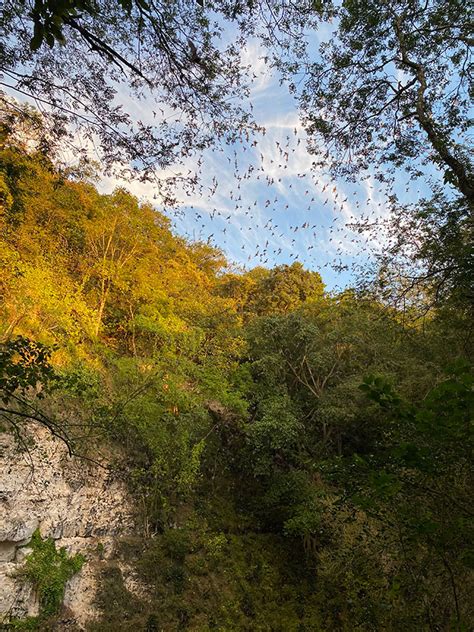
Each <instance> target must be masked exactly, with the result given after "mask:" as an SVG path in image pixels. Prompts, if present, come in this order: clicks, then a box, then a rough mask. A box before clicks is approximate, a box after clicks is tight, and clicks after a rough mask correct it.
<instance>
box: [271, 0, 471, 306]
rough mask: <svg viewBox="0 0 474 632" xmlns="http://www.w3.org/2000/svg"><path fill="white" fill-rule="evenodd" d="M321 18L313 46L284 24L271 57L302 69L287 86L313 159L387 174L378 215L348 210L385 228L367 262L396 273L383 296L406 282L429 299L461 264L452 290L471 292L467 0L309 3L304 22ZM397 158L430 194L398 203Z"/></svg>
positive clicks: (365, 224)
mask: <svg viewBox="0 0 474 632" xmlns="http://www.w3.org/2000/svg"><path fill="white" fill-rule="evenodd" d="M305 11H306V12H307V11H308V8H307V7H303V8H302V9H301V12H302V14H304V12H305ZM328 21H330V22H332V25H331V26H330V27H329V28H330V29H331V36H330V38H326V40H325V41H324V42H323V44H322V45H321V46H320V48H319V54H318V55H317V56H314V52H313V51H314V48H313V47H309V45H308V43H309V39H308V38H307V39H306V40H305V38H301V40H298V41H295V38H294V34H293V33H291V34H290V35H289V36H288V37H287V38H286V40H285V45H286V50H284V51H283V53H284V54H283V55H282V52H281V50H279V51H278V53H277V59H276V64H277V65H278V66H279V67H281V68H282V69H283V70H284V72H285V73H286V75H287V77H288V78H289V80H290V81H291V80H292V77H294V75H295V72H300V73H302V75H303V77H304V86H303V88H302V89H301V90H300V89H299V88H298V89H297V86H296V82H295V81H294V80H293V86H292V87H293V89H294V90H295V91H297V93H298V98H299V102H300V105H301V112H302V118H303V122H304V125H305V127H306V130H307V132H308V134H309V147H310V150H311V151H313V152H314V153H316V155H317V156H318V160H317V164H319V166H320V167H321V168H327V167H328V166H329V170H330V171H331V172H332V174H333V175H335V176H343V177H347V178H349V179H350V180H353V181H355V180H356V179H358V178H361V177H364V178H365V177H366V176H368V175H369V174H370V173H373V175H375V177H376V178H377V179H378V180H380V181H381V182H383V183H385V184H386V185H387V192H388V194H389V197H388V199H387V205H388V206H389V207H390V208H391V211H392V212H391V216H390V218H389V220H388V227H387V226H385V225H381V221H380V220H375V221H374V222H372V221H369V220H368V219H365V220H364V219H363V218H359V220H358V221H357V222H356V225H355V228H357V229H358V230H359V231H360V232H362V231H368V233H369V236H373V237H374V238H375V237H377V236H378V235H377V233H379V232H380V231H381V230H383V229H385V228H387V229H388V233H389V235H388V240H387V241H388V246H387V249H386V250H385V252H384V253H383V255H382V257H381V260H379V261H378V264H379V265H380V266H382V267H383V268H384V271H389V273H390V275H391V278H392V279H393V280H395V286H393V287H392V296H394V297H395V298H397V299H400V298H402V299H404V302H405V303H406V302H407V290H409V291H412V290H416V291H417V292H418V293H420V292H421V293H424V294H425V298H426V293H427V294H428V296H429V300H428V301H426V300H425V303H427V304H429V305H432V304H434V303H437V304H439V303H440V300H438V299H441V297H446V296H447V294H449V292H450V291H451V289H453V288H454V287H456V286H457V285H458V282H459V281H460V273H461V274H462V277H463V280H462V289H461V291H459V288H456V294H457V297H458V298H460V297H462V300H463V301H464V302H468V303H472V289H468V288H467V287H466V283H465V281H466V278H467V276H469V275H472V272H473V270H472V263H469V259H468V258H467V257H466V256H465V254H466V248H465V246H463V245H462V244H468V243H469V241H470V239H472V223H473V212H474V177H473V176H474V174H473V163H472V154H471V152H470V151H469V145H468V142H469V141H468V129H469V107H470V97H469V89H470V81H471V79H472V75H471V55H472V53H471V50H472V44H473V41H474V40H473V38H472V32H471V31H472V23H471V20H470V14H469V8H468V6H467V5H466V3H464V2H460V1H458V0H450V1H449V2H441V1H439V0H428V1H427V2H422V1H421V0H397V1H396V2H385V1H383V0H371V1H370V2H365V1H362V0H354V1H352V0H350V1H345V2H341V3H338V2H329V3H326V2H325V3H319V2H317V3H315V4H314V5H313V14H312V15H311V12H310V14H309V16H308V24H309V26H310V27H311V26H315V27H317V25H318V23H320V22H323V23H324V22H326V24H327V22H328ZM293 23H294V24H295V25H296V27H298V22H297V21H296V22H295V21H293ZM305 41H306V45H305V44H304V42H305ZM302 42H303V43H302ZM302 49H304V50H302ZM288 51H290V52H291V53H294V54H290V58H289V59H288V57H286V55H287V52H288ZM295 58H296V59H295ZM401 168H404V169H406V170H407V171H408V173H409V174H410V175H411V176H412V177H420V176H423V177H424V179H425V185H426V184H429V183H430V182H431V185H432V186H433V188H434V189H435V194H434V197H433V199H430V198H429V194H428V195H427V196H426V198H425V199H424V200H423V201H422V202H421V204H420V205H419V206H418V208H417V207H416V206H413V205H409V204H408V205H405V204H402V203H400V201H399V199H398V198H397V194H396V189H395V188H394V183H395V184H396V180H397V174H399V173H400V171H399V170H400V169H401ZM408 187H409V185H408ZM407 190H409V189H408V188H407ZM433 223H434V226H432V224H433ZM413 233H415V234H413ZM455 235H456V236H455ZM440 243H442V244H443V248H440V247H438V246H437V244H440ZM390 245H393V248H391V249H390ZM444 247H446V248H447V251H448V253H449V254H447V255H445V254H444ZM458 257H460V258H459V260H457V258H458ZM461 271H462V272H461ZM397 286H398V288H397ZM382 294H383V292H382Z"/></svg>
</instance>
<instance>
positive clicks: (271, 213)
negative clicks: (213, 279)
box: [98, 26, 417, 291]
mask: <svg viewBox="0 0 474 632" xmlns="http://www.w3.org/2000/svg"><path fill="white" fill-rule="evenodd" d="M324 28H325V29H326V30H325V31H324V30H323V31H319V32H318V33H317V34H316V33H315V34H314V37H315V40H314V46H315V48H316V47H317V46H318V42H321V41H322V39H324V38H328V37H330V29H331V27H328V26H326V27H324ZM242 64H243V66H247V65H250V66H251V68H252V71H253V76H254V77H255V78H254V80H253V82H252V84H251V91H250V95H249V97H248V104H250V103H251V104H252V113H253V117H254V120H255V122H256V123H257V124H258V125H259V126H261V127H262V132H260V133H256V134H255V135H254V136H251V137H250V140H249V141H248V142H236V143H234V144H224V143H222V144H218V145H217V146H216V147H215V148H214V149H209V150H206V151H204V153H202V154H196V155H194V156H192V157H189V158H187V159H185V161H184V162H183V163H182V164H181V165H179V166H178V167H177V166H175V167H173V172H174V173H176V172H177V171H180V172H181V173H183V174H187V173H191V174H193V173H196V174H197V175H198V178H199V186H197V187H195V188H194V190H193V191H191V192H189V191H186V190H185V189H184V188H183V189H179V188H178V189H177V191H176V197H177V200H178V204H177V206H176V207H175V208H173V209H165V208H164V207H163V205H162V204H160V197H159V194H158V195H157V193H158V192H157V188H156V185H155V184H153V183H152V182H140V181H126V182H125V181H121V180H119V179H117V178H116V177H113V176H108V177H106V176H103V177H102V179H101V180H100V181H99V183H98V188H99V189H100V190H101V191H102V192H104V193H108V192H111V191H112V190H113V189H114V188H115V187H117V186H124V187H125V188H127V189H128V190H129V191H131V192H132V193H134V194H135V195H136V196H137V197H138V198H139V199H140V200H142V201H144V202H145V201H146V202H149V203H151V204H152V205H153V206H155V207H156V209H157V210H159V211H160V212H166V213H167V214H168V215H169V217H170V219H171V221H172V226H173V228H174V230H175V232H177V233H178V234H180V235H182V236H184V237H186V238H188V239H190V240H200V241H204V242H208V243H210V244H212V245H215V246H216V247H218V248H220V249H221V250H222V251H223V252H224V253H225V255H226V257H227V259H228V261H229V262H230V264H231V265H233V266H234V267H235V268H237V269H249V268H252V267H255V266H258V265H260V266H265V267H269V268H270V267H273V266H275V265H280V264H291V263H293V262H294V261H300V262H301V263H302V264H303V265H304V266H305V267H306V268H307V269H310V270H315V271H319V272H320V273H321V276H322V279H323V281H324V283H325V284H326V286H327V288H328V289H329V290H332V291H337V290H339V289H342V288H344V287H346V286H348V285H351V284H353V283H354V282H355V280H356V271H357V270H358V268H359V267H360V266H364V265H366V264H367V263H368V261H369V260H370V258H371V256H372V255H373V253H374V252H377V251H378V250H381V249H383V248H384V243H385V241H384V236H383V234H382V232H381V233H380V234H379V235H378V236H374V235H373V233H372V234H371V235H370V236H369V235H366V234H364V233H359V232H358V231H357V230H356V228H355V227H354V224H355V223H356V222H358V221H360V220H363V219H364V218H365V219H368V220H369V221H373V220H375V219H378V220H380V219H383V218H385V217H387V214H388V208H387V205H386V195H385V193H384V191H383V190H382V189H381V188H380V185H379V183H378V182H377V181H376V180H375V178H374V177H373V175H371V174H370V173H369V174H366V177H365V178H363V179H362V178H361V179H360V180H359V181H358V182H356V183H348V182H347V181H343V180H338V181H334V180H331V178H330V177H329V176H328V174H327V173H325V172H324V170H323V169H321V168H316V167H315V166H314V161H315V159H316V157H315V156H311V155H310V154H309V153H308V151H307V143H306V136H305V131H304V129H303V126H302V125H301V122H300V119H299V112H298V106H297V103H296V101H295V97H294V96H293V95H292V94H291V93H290V91H289V90H288V86H287V85H285V83H282V82H281V80H280V77H279V76H278V74H277V71H276V70H272V69H271V68H270V67H269V66H268V65H267V63H266V62H265V51H264V50H263V49H262V48H261V47H260V44H259V43H258V42H257V41H256V40H249V41H248V43H247V45H246V47H245V48H244V49H243V50H242ZM117 96H118V100H119V102H121V103H122V104H123V106H124V109H125V111H127V112H130V113H131V114H132V115H133V116H134V117H136V119H137V120H141V121H142V122H144V123H145V124H146V123H147V122H150V123H151V124H153V123H157V122H159V121H157V120H156V119H155V118H154V116H155V115H154V111H155V112H159V111H160V107H157V105H156V103H152V102H149V103H147V102H146V100H145V101H143V100H142V101H137V100H136V99H132V97H131V96H130V95H129V94H128V93H126V92H125V91H120V89H119V93H118V95H117ZM164 107H165V109H166V105H165V106H164ZM159 175H160V174H158V176H159ZM162 175H163V176H167V175H169V172H164V173H163V174H162ZM416 195H417V192H416V191H413V190H411V191H410V196H411V201H413V200H414V199H416ZM369 238H370V242H369V241H368V239H369Z"/></svg>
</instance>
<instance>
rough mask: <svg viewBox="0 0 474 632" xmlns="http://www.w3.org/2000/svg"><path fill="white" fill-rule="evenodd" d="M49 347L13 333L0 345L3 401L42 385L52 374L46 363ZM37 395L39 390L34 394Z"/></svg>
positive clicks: (44, 384)
mask: <svg viewBox="0 0 474 632" xmlns="http://www.w3.org/2000/svg"><path fill="white" fill-rule="evenodd" d="M50 359H51V349H50V348H49V347H47V346H45V345H43V344H41V342H38V341H36V340H30V339H28V338H25V337H24V336H17V337H16V338H15V339H13V340H9V341H7V342H4V343H3V344H2V345H1V346H0V392H1V394H2V395H1V396H2V400H3V403H4V404H8V403H9V401H10V400H11V399H12V397H13V395H14V394H15V393H16V394H18V395H24V394H25V393H26V392H27V391H28V390H29V389H35V388H37V387H39V386H42V387H45V386H47V385H48V383H50V382H51V381H53V380H54V379H55V377H56V375H55V372H54V369H53V367H52V366H51V363H50ZM37 396H38V397H41V393H38V394H37Z"/></svg>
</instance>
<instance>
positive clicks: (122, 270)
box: [0, 130, 474, 632]
mask: <svg viewBox="0 0 474 632" xmlns="http://www.w3.org/2000/svg"><path fill="white" fill-rule="evenodd" d="M3 135H4V137H2V138H3V142H4V144H3V146H2V148H1V149H0V160H1V163H2V164H1V167H2V169H0V171H1V173H0V175H1V178H2V179H1V182H2V185H1V189H0V199H1V200H3V202H2V204H3V208H2V215H1V216H0V223H1V227H2V236H1V239H0V264H1V266H2V275H1V277H0V279H1V280H0V285H1V290H2V294H3V296H4V299H5V300H4V301H3V302H2V304H1V306H0V327H1V334H2V340H4V343H3V345H2V347H1V350H0V369H1V373H0V380H1V381H0V385H1V387H2V391H3V397H4V398H5V399H4V403H5V408H6V407H7V405H8V410H2V411H1V412H2V414H3V418H4V419H5V416H6V417H7V419H10V418H12V416H13V415H14V414H16V415H17V416H27V417H29V416H31V415H34V419H36V420H37V421H40V422H42V423H44V424H45V425H46V426H47V427H48V428H49V429H50V430H51V432H52V433H53V434H55V435H56V436H60V437H61V438H65V439H66V440H67V438H68V437H69V433H70V431H71V429H77V433H78V434H79V435H80V436H81V437H82V443H79V444H78V445H80V446H81V447H82V448H86V449H87V450H88V453H87V454H88V455H89V456H91V457H92V458H100V457H99V456H98V455H100V453H102V452H105V453H108V454H113V455H115V456H114V457H113V463H112V467H113V469H114V470H115V473H116V474H117V475H118V476H120V477H121V479H122V480H124V481H126V483H127V484H128V486H129V489H130V492H131V496H132V497H133V499H134V501H135V508H136V513H137V518H138V520H137V530H138V531H139V533H138V534H135V537H134V538H131V539H130V540H129V541H128V542H123V546H122V548H121V551H120V553H119V558H120V559H119V560H115V559H112V560H109V559H101V561H100V565H101V568H102V569H103V576H102V580H101V582H100V586H99V594H98V596H97V604H98V606H99V608H100V610H101V618H100V619H99V620H98V621H97V622H95V623H93V624H91V628H90V629H91V630H97V631H98V630H100V632H107V630H110V631H112V630H113V631H114V632H116V631H117V630H130V629H133V630H138V631H139V630H161V629H165V630H167V629H170V630H171V629H179V630H185V629H190V630H193V629H197V630H207V629H210V630H212V629H222V630H262V631H264V630H281V631H282V632H286V631H287V630H295V632H296V631H297V630H298V631H301V630H343V631H346V630H347V631H348V632H349V631H351V630H353V629H354V627H357V628H360V629H362V630H374V631H375V630H407V631H410V632H411V631H412V630H413V632H415V631H418V630H423V629H434V628H436V629H438V628H439V629H463V627H462V626H464V627H465V628H466V627H467V626H469V625H470V620H469V592H470V590H471V587H472V585H471V584H470V580H469V571H470V568H471V567H472V562H473V557H474V556H473V546H472V541H473V533H472V521H471V519H472V515H471V513H472V512H471V511H470V503H471V499H470V493H471V488H472V468H471V462H472V449H473V446H472V425H471V424H472V406H473V401H472V386H473V379H472V373H471V369H470V364H469V362H468V361H467V360H466V358H467V357H469V353H470V339H469V331H470V320H471V318H470V317H471V313H470V312H469V310H468V309H467V307H466V305H465V303H463V304H461V303H460V302H459V301H454V300H453V301H451V300H450V301H449V303H446V305H445V307H444V308H443V309H442V310H441V309H440V310H437V311H431V312H430V313H429V314H428V315H425V316H424V318H421V317H422V316H423V313H422V314H418V313H417V314H416V315H417V316H420V320H419V321H417V322H415V324H413V323H407V319H406V318H405V316H406V314H404V313H402V312H400V311H398V310H395V309H388V308H387V307H385V306H383V305H381V304H380V303H379V302H377V301H375V300H374V299H373V297H369V296H366V295H360V294H359V295H358V294H357V293H356V292H354V291H349V290H348V291H345V292H343V293H341V294H339V295H336V296H328V295H326V294H324V292H323V287H322V283H321V279H320V277H319V275H317V274H315V273H310V272H308V271H305V270H304V269H303V268H302V267H301V266H300V265H299V264H293V265H292V266H279V267H277V268H275V269H274V270H265V269H262V268H257V269H255V270H252V271H249V272H246V273H244V274H234V273H228V272H227V268H226V262H225V260H224V258H223V256H222V253H220V252H219V251H216V250H215V249H213V248H211V247H210V246H208V245H207V244H190V243H187V242H186V241H184V240H183V239H181V238H178V237H177V236H175V235H174V234H173V233H172V232H171V230H170V222H169V220H168V219H167V218H166V217H165V216H164V215H162V214H161V213H159V212H157V211H155V210H153V209H152V208H151V207H149V206H148V205H143V204H140V203H139V202H138V201H137V200H136V199H135V198H134V197H133V196H131V195H130V194H129V193H127V192H126V191H124V190H121V189H120V190H116V191H115V192H114V193H112V194H110V195H101V194H99V192H98V191H97V190H96V189H95V188H94V187H93V186H92V185H91V184H90V183H89V182H87V181H86V180H85V179H84V178H83V177H78V176H77V175H76V176H75V178H72V177H68V176H67V174H66V175H65V174H61V173H59V172H58V171H57V170H56V169H55V168H54V167H53V166H52V164H51V163H50V162H49V161H48V159H47V156H45V155H44V153H41V152H37V151H36V150H31V149H28V148H27V147H26V146H25V144H24V143H23V142H21V141H20V139H19V138H17V137H15V136H12V133H11V132H8V130H6V131H5V130H3ZM463 275H464V272H463ZM465 276H466V278H467V275H465ZM382 277H383V275H381V278H382ZM463 278H464V277H463ZM383 279H385V280H384V282H385V281H386V282H387V283H388V286H389V289H390V287H391V286H390V283H391V281H390V278H389V277H387V278H385V277H383ZM412 309H413V311H414V310H415V308H412ZM418 323H420V324H418ZM463 358H464V359H463ZM446 367H448V368H446ZM37 395H38V396H41V397H40V399H41V409H40V408H39V406H37V405H36V403H35V402H36V399H38V398H37V397H36V396H37ZM32 406H33V407H34V409H33V408H32ZM22 418H23V417H22ZM53 420H55V421H54V423H53ZM13 428H14V429H15V428H16V426H15V425H13ZM103 553H104V551H103V550H102V548H101V547H100V545H98V548H97V556H98V557H99V558H105V556H104V555H103ZM121 561H124V562H125V563H126V565H127V566H128V567H130V568H133V570H134V572H136V573H137V574H138V577H139V578H140V579H141V580H142V581H144V582H146V583H147V586H148V588H149V590H148V591H147V599H141V598H140V597H138V596H136V595H132V594H131V593H130V592H129V591H128V590H127V588H126V585H125V583H124V578H123V577H122V573H121V570H120V568H121V567H123V565H121V564H120V563H119V562H121ZM82 562H83V560H82V559H81V558H80V556H75V557H73V558H70V557H68V556H67V554H66V553H65V551H64V550H61V551H56V549H55V547H54V543H53V542H52V541H51V540H42V539H41V536H40V535H39V533H36V534H35V536H34V538H33V553H32V554H31V555H30V556H29V557H28V559H27V562H26V565H25V571H24V575H25V578H27V579H28V580H29V581H30V582H31V583H32V584H33V585H34V586H35V588H36V590H37V591H38V595H39V598H40V602H41V608H42V610H41V612H42V614H41V624H43V623H44V625H45V626H47V625H49V623H48V621H49V620H48V621H47V618H48V617H50V616H51V617H53V618H54V616H55V614H57V612H58V609H59V607H60V604H61V600H62V595H63V591H64V585H65V583H66V581H67V580H68V579H69V578H70V577H71V576H72V574H73V573H74V572H76V571H77V570H78V569H79V568H80V566H81V564H82ZM36 623H38V621H35V620H26V621H24V622H14V625H15V626H17V627H18V626H26V628H27V627H28V626H34V625H36ZM12 625H13V623H12Z"/></svg>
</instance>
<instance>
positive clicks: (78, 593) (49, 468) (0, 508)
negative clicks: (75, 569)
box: [0, 428, 133, 629]
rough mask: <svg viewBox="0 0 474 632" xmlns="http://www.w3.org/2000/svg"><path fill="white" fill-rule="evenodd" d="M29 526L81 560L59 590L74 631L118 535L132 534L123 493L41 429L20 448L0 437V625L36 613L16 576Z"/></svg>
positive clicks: (87, 614)
mask: <svg viewBox="0 0 474 632" xmlns="http://www.w3.org/2000/svg"><path fill="white" fill-rule="evenodd" d="M36 529H39V530H40V533H41V535H42V537H43V538H45V537H51V538H53V539H54V540H55V543H56V547H57V548H60V547H65V548H66V549H67V551H68V552H69V553H71V554H74V553H78V552H80V553H82V555H84V556H85V558H86V562H85V564H84V565H83V568H82V569H81V571H80V572H79V573H78V574H77V575H75V576H74V577H73V578H72V580H71V581H70V582H69V583H68V584H67V586H66V593H65V599H64V605H65V607H66V609H67V610H68V612H69V614H70V618H71V620H72V621H74V623H75V624H76V625H77V626H78V627H79V629H81V628H82V627H83V626H84V624H85V622H86V621H88V620H90V619H91V618H94V617H95V616H96V614H97V613H96V611H95V609H94V596H95V591H96V586H97V579H98V574H99V573H100V570H101V568H102V567H103V565H104V564H106V563H107V562H106V560H107V559H108V558H110V556H111V555H112V554H113V550H114V547H115V542H116V540H117V538H118V537H119V536H123V535H126V534H127V533H130V532H131V531H132V530H133V517H132V513H131V503H130V501H129V498H128V497H127V491H126V489H125V487H124V485H123V483H121V482H120V481H118V480H115V479H114V478H113V477H111V475H110V472H109V470H107V469H105V468H101V467H98V466H95V465H94V464H90V463H88V462H86V461H84V460H80V459H78V458H69V457H68V454H67V449H66V447H65V446H64V444H63V443H62V442H60V441H58V440H54V439H53V438H52V437H51V435H50V434H49V433H48V432H47V431H46V430H45V429H42V428H37V429H34V430H33V431H32V435H31V447H30V448H29V449H28V451H26V450H23V451H20V450H19V449H18V446H17V445H16V444H15V441H14V438H13V437H12V435H11V434H9V433H5V432H4V433H0V621H2V619H3V620H4V621H5V620H8V619H9V618H11V617H24V616H35V615H37V614H38V604H37V601H36V597H35V594H34V590H33V588H32V586H30V585H28V584H25V582H24V580H22V579H21V578H20V577H18V576H17V575H18V571H19V570H20V569H21V567H22V565H23V564H24V560H25V557H26V555H27V554H28V553H29V552H30V549H29V548H28V544H29V542H30V540H31V537H32V535H33V533H34V531H35V530H36Z"/></svg>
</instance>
